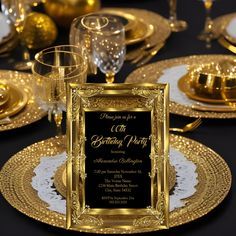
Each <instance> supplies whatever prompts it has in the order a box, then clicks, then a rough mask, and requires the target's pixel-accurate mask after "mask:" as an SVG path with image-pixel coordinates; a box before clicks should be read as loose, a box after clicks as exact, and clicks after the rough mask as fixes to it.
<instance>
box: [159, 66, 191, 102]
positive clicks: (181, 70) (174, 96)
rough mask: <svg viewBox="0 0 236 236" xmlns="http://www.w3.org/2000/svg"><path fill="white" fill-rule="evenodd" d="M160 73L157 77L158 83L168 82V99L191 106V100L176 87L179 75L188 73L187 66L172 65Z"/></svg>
mask: <svg viewBox="0 0 236 236" xmlns="http://www.w3.org/2000/svg"><path fill="white" fill-rule="evenodd" d="M162 73H163V74H162V76H161V77H160V78H159V79H158V83H169V85H170V100H171V101H173V102H176V103H179V104H182V105H186V106H189V105H190V106H191V105H192V104H193V101H192V100H191V99H189V98H188V97H187V96H186V95H185V94H184V93H182V92H181V91H180V90H179V89H178V81H179V79H180V78H181V77H183V76H184V75H186V74H187V73H188V66H187V65H178V66H173V67H171V68H168V69H165V70H163V71H162Z"/></svg>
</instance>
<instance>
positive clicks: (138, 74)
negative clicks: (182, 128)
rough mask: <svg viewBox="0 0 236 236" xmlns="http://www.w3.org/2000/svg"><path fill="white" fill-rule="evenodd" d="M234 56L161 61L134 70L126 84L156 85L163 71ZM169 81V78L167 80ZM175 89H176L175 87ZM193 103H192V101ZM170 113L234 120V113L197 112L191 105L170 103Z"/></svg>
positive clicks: (235, 116)
mask: <svg viewBox="0 0 236 236" xmlns="http://www.w3.org/2000/svg"><path fill="white" fill-rule="evenodd" d="M234 59H235V57H234V56H229V55H193V56H187V57H179V58H173V59H168V60H163V61H159V62H155V63H152V64H148V65H145V66H142V67H140V68H138V69H136V70H134V71H133V72H132V73H131V74H130V75H128V77H127V78H126V81H125V82H126V83H141V82H142V83H146V82H148V83H157V82H158V79H159V78H160V77H161V75H162V74H163V71H164V70H167V69H169V68H172V67H175V66H180V65H185V66H186V67H194V66H195V65H196V64H198V65H200V64H202V65H203V64H209V63H212V62H215V63H218V62H220V61H223V60H234ZM168 79H170V80H171V76H170V77H169V78H168ZM176 89H178V87H177V86H176ZM193 103H194V101H193ZM170 112H171V113H173V114H176V115H181V116H188V117H196V118H198V117H200V118H214V119H232V118H236V112H234V111H232V112H229V111H227V112H219V111H217V112H215V111H199V110H194V109H192V106H191V105H185V104H182V103H177V102H174V101H170Z"/></svg>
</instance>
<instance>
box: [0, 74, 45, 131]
mask: <svg viewBox="0 0 236 236" xmlns="http://www.w3.org/2000/svg"><path fill="white" fill-rule="evenodd" d="M0 80H1V81H3V82H5V83H8V82H9V81H10V82H11V84H14V86H15V87H17V88H18V89H20V90H21V91H24V93H26V94H27V95H28V100H27V104H26V106H25V107H24V109H23V110H22V111H20V112H19V113H18V114H16V115H15V116H13V117H11V122H10V123H8V124H4V125H0V131H5V130H10V129H15V128H19V127H22V126H25V125H27V124H31V123H33V122H35V121H37V120H39V119H41V118H42V117H43V116H45V114H46V113H45V112H44V111H43V110H42V109H40V108H39V106H38V105H37V104H36V101H35V97H34V94H33V92H32V90H33V76H32V74H28V73H22V72H17V71H5V70H0Z"/></svg>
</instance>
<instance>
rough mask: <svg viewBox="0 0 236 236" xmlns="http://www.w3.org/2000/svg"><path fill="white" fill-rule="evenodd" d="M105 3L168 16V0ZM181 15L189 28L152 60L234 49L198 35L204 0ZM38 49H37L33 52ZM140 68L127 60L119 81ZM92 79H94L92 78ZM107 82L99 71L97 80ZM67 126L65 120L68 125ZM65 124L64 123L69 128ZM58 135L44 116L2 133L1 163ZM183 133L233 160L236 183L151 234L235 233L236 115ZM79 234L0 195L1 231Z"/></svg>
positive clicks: (234, 5)
mask: <svg viewBox="0 0 236 236" xmlns="http://www.w3.org/2000/svg"><path fill="white" fill-rule="evenodd" d="M102 5H103V6H104V7H132V8H142V9H148V10H151V11H155V12H157V13H159V14H161V15H162V16H164V17H168V4H167V0H102ZM177 12H178V18H181V19H183V20H186V21H187V22H188V25H189V27H188V29H187V30H186V31H184V32H180V33H173V34H172V35H171V37H170V38H169V39H168V40H167V43H166V46H165V47H164V48H163V49H162V50H161V51H160V52H159V53H158V55H156V56H155V57H154V58H153V59H152V62H155V61H160V60H163V59H169V58H174V57H181V56H188V55H194V54H231V53H230V52H229V51H227V50H226V49H224V48H223V47H221V46H220V45H219V44H218V43H217V42H216V41H214V42H213V44H212V48H211V49H207V48H206V47H205V44H204V43H203V42H201V41H199V40H198V39H197V35H198V34H199V32H200V31H201V30H202V28H203V25H204V18H205V11H204V8H203V3H202V2H201V1H200V0H178V8H177ZM231 12H236V1H235V0H216V1H215V2H214V5H213V10H212V16H213V17H217V16H220V15H223V14H228V13H231ZM61 43H68V30H65V29H59V37H58V39H57V41H56V43H55V44H61ZM18 52H19V48H17V49H16V50H14V52H13V53H12V55H11V57H9V58H0V69H13V65H14V60H17V59H19V55H20V53H18ZM33 53H34V52H32V54H33ZM134 69H135V67H134V66H131V65H130V64H128V63H125V65H124V66H123V68H122V70H121V71H120V72H119V74H118V75H117V81H118V82H123V81H124V80H125V78H126V76H127V75H128V74H129V73H130V72H131V71H132V70H134ZM92 80H93V79H92ZM96 80H99V81H104V79H103V76H102V75H99V78H98V79H96ZM192 120H193V119H191V118H187V117H182V116H177V115H171V117H170V125H171V127H174V126H181V125H184V124H186V123H187V122H190V121H192ZM64 126H65V125H64ZM64 128H65V127H64ZM54 134H55V130H54V127H53V126H52V125H51V124H50V123H49V122H48V121H47V118H46V117H44V118H43V119H41V120H40V121H38V122H35V123H33V124H31V125H28V126H25V127H22V128H19V129H15V130H10V131H6V132H1V133H0V167H2V166H3V165H4V163H5V162H7V160H8V159H9V158H10V157H11V156H12V155H14V154H15V153H17V152H19V151H20V150H22V149H23V148H25V147H27V146H29V145H31V144H33V143H35V142H38V141H40V140H44V139H47V138H49V137H52V136H53V135H54ZM184 136H186V137H189V138H191V139H194V140H196V141H199V142H201V143H203V144H205V145H207V146H208V147H210V148H211V149H213V150H214V151H216V152H217V153H218V154H220V155H221V156H222V157H223V158H224V159H225V161H226V162H227V164H228V165H229V167H230V169H231V171H232V175H233V184H232V188H231V191H230V193H229V194H228V196H227V197H226V199H225V200H224V201H223V202H222V203H221V204H220V205H219V206H218V207H216V208H215V209H213V210H212V211H211V212H210V213H209V214H207V215H206V216H204V217H202V218H200V219H198V220H195V221H193V222H191V223H188V224H185V225H182V226H179V227H176V228H172V229H169V230H164V231H161V232H153V233H149V234H153V235H154V234H155V235H158V234H159V235H161V234H162V235H182V236H183V235H191V236H199V235H201V236H209V235H215V236H216V235H225V236H228V235H235V231H236V224H235V217H236V185H235V173H234V172H235V164H236V156H235V149H234V146H236V121H235V119H225V120H223V119H222V120H221V119H204V120H203V124H202V125H201V126H200V127H199V128H198V129H197V130H196V131H194V132H192V133H186V134H184ZM79 234H80V233H75V232H69V231H65V230H62V229H58V228H54V227H52V226H48V225H46V224H43V223H40V222H37V221H35V220H33V219H31V218H29V217H27V216H25V215H23V214H22V213H20V212H18V211H17V210H15V209H14V208H13V207H11V206H10V205H9V204H8V203H7V201H6V200H5V199H4V198H3V197H2V195H1V194H0V235H2V236H13V235H25V236H27V235H34V236H52V235H79Z"/></svg>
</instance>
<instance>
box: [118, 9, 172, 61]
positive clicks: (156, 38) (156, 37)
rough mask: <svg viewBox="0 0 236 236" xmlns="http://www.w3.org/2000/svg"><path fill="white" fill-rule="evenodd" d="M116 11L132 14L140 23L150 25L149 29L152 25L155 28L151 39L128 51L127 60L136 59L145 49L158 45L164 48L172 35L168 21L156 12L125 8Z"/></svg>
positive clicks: (148, 38)
mask: <svg viewBox="0 0 236 236" xmlns="http://www.w3.org/2000/svg"><path fill="white" fill-rule="evenodd" d="M115 9H117V10H123V11H125V12H127V13H129V14H132V15H134V16H135V17H136V18H137V19H139V20H140V21H143V22H145V23H146V24H147V25H149V27H151V25H152V26H153V27H154V32H153V33H152V34H151V35H150V36H149V37H147V38H145V39H144V40H143V41H141V42H140V45H138V46H137V47H136V48H134V49H132V50H128V51H127V53H126V59H127V60H132V59H134V58H136V57H137V56H139V55H140V53H142V52H143V50H145V49H149V48H152V47H154V46H156V45H162V46H163V45H164V44H163V42H165V41H166V39H167V38H168V37H169V36H170V34H171V28H170V25H169V22H168V20H167V19H165V18H164V17H162V16H160V15H159V14H157V13H155V12H151V11H147V10H143V9H134V8H126V9H125V10H124V9H123V8H115Z"/></svg>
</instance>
